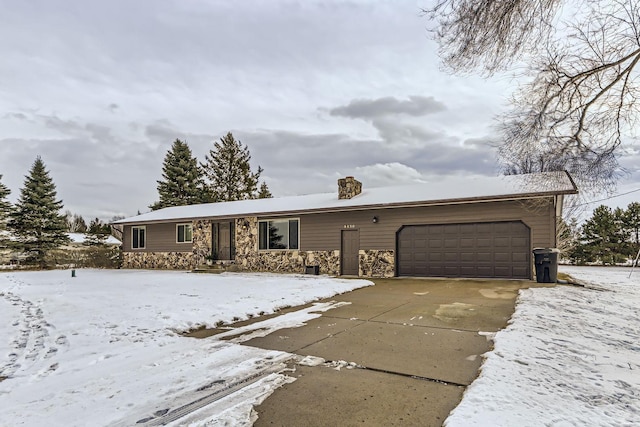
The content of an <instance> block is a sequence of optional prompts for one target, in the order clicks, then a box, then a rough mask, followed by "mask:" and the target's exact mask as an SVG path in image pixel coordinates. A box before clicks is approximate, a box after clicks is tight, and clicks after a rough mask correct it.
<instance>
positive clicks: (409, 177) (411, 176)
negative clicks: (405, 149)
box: [356, 162, 428, 188]
mask: <svg viewBox="0 0 640 427" xmlns="http://www.w3.org/2000/svg"><path fill="white" fill-rule="evenodd" d="M356 177H357V179H358V180H359V181H361V182H362V183H363V184H365V185H366V187H367V188H368V187H384V186H388V185H393V184H409V183H414V184H415V183H426V182H428V179H427V177H426V176H425V175H424V174H422V173H420V172H418V171H417V170H416V169H414V168H412V167H410V166H407V165H405V164H402V163H398V162H393V163H376V164H373V165H367V166H361V167H357V168H356Z"/></svg>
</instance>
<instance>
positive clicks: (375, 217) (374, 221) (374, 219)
mask: <svg viewBox="0 0 640 427" xmlns="http://www.w3.org/2000/svg"><path fill="white" fill-rule="evenodd" d="M371 221H373V223H374V224H375V223H376V222H378V217H377V216H374V217H373V219H372V220H371Z"/></svg>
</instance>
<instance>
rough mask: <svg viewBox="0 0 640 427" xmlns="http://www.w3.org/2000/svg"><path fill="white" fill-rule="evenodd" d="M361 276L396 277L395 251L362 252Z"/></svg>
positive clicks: (360, 253) (370, 250)
mask: <svg viewBox="0 0 640 427" xmlns="http://www.w3.org/2000/svg"><path fill="white" fill-rule="evenodd" d="M359 264H360V267H359V275H360V276H363V277H394V276H395V274H396V272H395V264H396V261H395V253H394V251H379V250H373V249H367V250H362V249H361V250H360V252H359Z"/></svg>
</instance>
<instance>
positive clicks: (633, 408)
mask: <svg viewBox="0 0 640 427" xmlns="http://www.w3.org/2000/svg"><path fill="white" fill-rule="evenodd" d="M561 270H562V271H563V272H566V273H569V274H571V275H572V276H574V277H576V278H578V279H582V280H588V281H590V282H594V283H596V284H597V285H598V286H597V287H594V288H589V287H587V288H581V287H574V286H557V287H555V288H537V289H526V290H522V291H521V292H520V297H519V300H518V305H517V308H516V312H515V314H514V315H513V317H512V320H511V323H510V325H509V326H508V327H507V328H506V329H504V330H502V331H500V332H498V333H497V334H496V337H495V349H494V350H493V351H491V352H489V353H487V355H486V357H487V358H486V360H485V361H484V364H483V366H482V372H481V375H480V377H479V378H478V379H477V380H476V381H474V382H473V384H472V385H471V386H469V388H468V389H467V391H466V393H465V395H464V398H463V400H462V402H461V403H460V405H459V406H458V407H457V408H456V409H454V410H453V411H452V412H451V414H450V416H449V418H448V419H447V421H446V423H445V425H446V426H448V427H455V426H488V425H491V426H516V425H517V426H541V425H546V426H578V425H592V426H595V425H598V426H620V425H638V424H639V423H640V400H639V398H638V397H639V396H640V344H639V343H638V337H639V336H640V325H639V323H638V319H639V318H640V272H636V274H635V275H634V276H632V278H631V279H629V278H628V275H629V271H630V269H628V268H597V267H583V268H580V267H565V266H563V267H562V268H561Z"/></svg>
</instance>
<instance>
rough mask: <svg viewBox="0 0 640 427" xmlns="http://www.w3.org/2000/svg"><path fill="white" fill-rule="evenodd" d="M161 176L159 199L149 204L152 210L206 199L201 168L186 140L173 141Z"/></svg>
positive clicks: (190, 203)
mask: <svg viewBox="0 0 640 427" xmlns="http://www.w3.org/2000/svg"><path fill="white" fill-rule="evenodd" d="M162 178H163V180H162V181H157V182H158V194H159V196H160V200H159V201H157V202H155V203H154V204H152V205H151V206H149V207H150V208H151V209H152V210H157V209H162V208H166V207H168V206H184V205H193V204H196V203H202V202H204V201H206V200H205V199H204V178H203V172H202V169H201V168H200V166H199V165H198V160H197V159H196V158H195V157H193V154H192V153H191V149H190V148H189V145H188V144H187V143H186V142H183V141H180V140H179V139H176V140H175V141H174V142H173V145H172V146H171V149H170V150H169V151H168V152H167V155H166V156H165V158H164V163H163V165H162Z"/></svg>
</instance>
